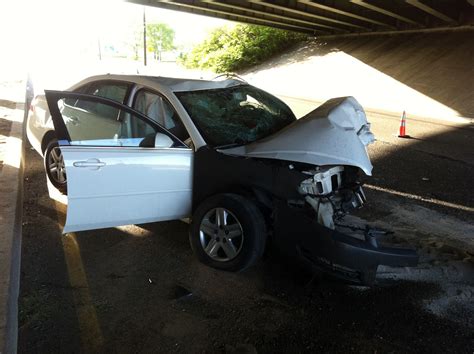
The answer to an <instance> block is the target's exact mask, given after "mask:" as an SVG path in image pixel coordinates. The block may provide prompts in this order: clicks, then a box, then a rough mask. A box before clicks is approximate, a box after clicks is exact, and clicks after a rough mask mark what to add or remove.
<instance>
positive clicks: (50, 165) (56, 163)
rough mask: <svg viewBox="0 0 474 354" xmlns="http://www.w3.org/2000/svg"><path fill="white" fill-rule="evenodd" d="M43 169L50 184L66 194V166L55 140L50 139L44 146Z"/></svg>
mask: <svg viewBox="0 0 474 354" xmlns="http://www.w3.org/2000/svg"><path fill="white" fill-rule="evenodd" d="M44 169H45V170H46V176H48V179H49V181H50V182H51V184H52V185H53V186H54V187H56V188H57V189H58V190H59V191H60V192H61V193H64V194H66V191H67V178H66V166H65V164H64V158H63V154H62V153H61V150H60V149H59V145H58V142H57V140H52V141H51V142H50V143H49V144H48V146H47V147H46V150H45V152H44Z"/></svg>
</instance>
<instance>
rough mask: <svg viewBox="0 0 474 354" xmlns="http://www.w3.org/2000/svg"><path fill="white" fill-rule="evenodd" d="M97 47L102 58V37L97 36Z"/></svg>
mask: <svg viewBox="0 0 474 354" xmlns="http://www.w3.org/2000/svg"><path fill="white" fill-rule="evenodd" d="M97 47H98V48H97V49H98V50H99V60H102V46H101V45H100V38H97Z"/></svg>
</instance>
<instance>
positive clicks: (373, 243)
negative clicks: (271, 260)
mask: <svg viewBox="0 0 474 354" xmlns="http://www.w3.org/2000/svg"><path fill="white" fill-rule="evenodd" d="M274 220H275V241H276V244H277V245H278V246H279V248H281V249H282V250H283V251H284V252H285V253H287V254H290V255H292V256H296V257H298V258H299V259H300V260H302V261H303V262H304V263H306V264H308V265H309V266H311V267H312V268H313V269H317V270H322V271H324V272H327V273H330V274H331V275H333V276H336V277H338V278H341V279H344V280H347V281H350V282H353V283H357V284H367V285H368V284H371V283H373V282H374V280H375V276H376V273H377V268H378V266H379V265H387V266H393V267H413V266H416V265H417V264H418V255H417V253H416V251H415V250H413V249H406V248H392V247H380V246H379V245H378V244H377V240H376V237H375V235H374V234H373V233H371V232H370V230H367V232H366V233H365V238H364V239H360V238H356V237H353V236H349V235H346V234H344V233H342V232H340V231H337V230H332V229H329V228H327V227H325V226H323V225H321V224H319V223H318V222H316V221H315V220H314V218H311V217H310V216H308V215H306V214H305V212H304V210H302V209H301V208H297V207H292V206H288V205H287V204H286V203H284V202H282V201H280V202H277V207H276V210H275V219H274Z"/></svg>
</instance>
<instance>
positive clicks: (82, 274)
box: [19, 116, 474, 353]
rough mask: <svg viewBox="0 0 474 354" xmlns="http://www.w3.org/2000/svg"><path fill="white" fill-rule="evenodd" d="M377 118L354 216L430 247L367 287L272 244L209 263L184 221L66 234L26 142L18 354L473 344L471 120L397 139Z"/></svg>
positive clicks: (416, 348) (390, 125) (418, 348)
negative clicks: (230, 262) (240, 263)
mask: <svg viewBox="0 0 474 354" xmlns="http://www.w3.org/2000/svg"><path fill="white" fill-rule="evenodd" d="M371 120H372V122H373V128H374V131H375V133H376V135H377V136H378V139H379V141H378V142H377V143H376V144H375V145H373V146H372V147H371V148H370V153H371V155H372V157H373V162H374V175H373V177H372V178H370V179H368V180H367V183H368V184H370V186H372V187H371V188H368V190H367V194H368V197H369V201H370V203H369V204H368V206H367V208H365V210H363V211H362V212H361V214H360V215H359V216H360V217H363V218H365V219H367V220H369V221H371V222H374V223H376V224H378V225H380V226H381V227H385V228H390V229H391V230H393V231H395V235H394V236H392V237H391V241H393V242H397V243H399V244H403V245H407V246H408V245H410V246H414V247H417V248H418V249H419V253H420V256H421V262H420V266H419V267H417V268H414V269H389V268H385V269H381V272H380V277H379V281H378V285H377V286H376V287H374V288H371V289H368V288H362V287H353V286H347V285H344V284H341V283H338V282H333V281H331V280H329V279H326V278H324V277H320V276H319V275H316V276H314V275H312V274H309V273H307V272H304V271H302V270H301V269H299V268H298V267H295V266H293V265H289V264H288V263H287V262H286V260H284V259H282V258H280V257H278V256H276V255H275V254H273V253H271V252H270V253H269V255H268V256H267V257H266V259H264V260H263V261H262V262H260V263H259V264H258V265H257V266H256V267H254V268H252V269H250V270H248V271H247V272H244V273H240V274H229V273H224V272H219V271H216V270H213V269H210V268H208V267H205V266H203V265H201V264H199V263H198V262H197V261H196V260H195V258H194V257H193V256H192V253H191V251H190V248H189V246H188V241H187V225H186V224H184V223H182V222H163V223H154V224H145V225H139V226H128V227H119V228H110V229H105V230H99V231H89V232H80V233H74V234H68V235H67V236H62V235H61V231H60V230H61V225H62V223H63V222H64V217H65V212H66V207H65V206H64V205H62V204H61V203H58V202H56V201H54V200H52V199H50V198H49V197H48V193H47V188H46V182H45V176H44V172H43V169H42V161H41V159H40V157H39V156H38V155H37V154H36V152H34V151H31V150H30V149H27V156H26V171H25V195H24V198H25V201H24V225H23V249H22V278H21V297H20V329H19V352H21V353H33V352H35V353H36V352H41V353H42V352H48V353H53V352H70V353H75V352H81V351H82V352H114V353H116V352H119V353H130V352H163V353H164V352H166V353H168V352H196V353H214V352H229V353H232V352H240V353H242V352H244V353H245V352H248V353H252V352H256V351H257V352H259V353H260V352H261V353H276V352H316V351H324V352H399V353H410V352H430V353H433V352H435V353H436V352H439V353H441V352H442V353H447V352H453V353H472V351H473V349H474V337H473V335H472V333H473V329H474V323H473V318H474V305H473V303H474V300H473V297H474V261H473V259H474V257H473V255H474V251H473V250H471V249H470V247H471V246H473V245H472V236H473V234H474V233H473V232H472V231H473V229H472V220H473V219H472V215H473V214H472V211H471V208H472V207H473V201H472V192H471V191H472V187H471V185H470V183H471V182H472V181H473V180H474V178H473V176H474V175H473V164H472V151H470V149H469V141H471V142H472V141H473V140H472V134H473V130H472V129H470V128H467V127H462V128H459V127H453V126H452V125H447V126H446V125H444V124H441V123H439V122H437V123H426V122H418V123H415V122H410V121H409V123H408V133H409V134H410V135H412V136H413V137H414V138H416V139H410V140H399V139H398V138H395V137H393V136H392V134H394V133H395V132H396V127H397V126H398V121H397V119H396V118H387V117H372V116H371ZM471 145H472V143H471ZM471 150H472V149H471ZM423 178H425V179H427V180H425V179H423ZM239 350H240V351H239Z"/></svg>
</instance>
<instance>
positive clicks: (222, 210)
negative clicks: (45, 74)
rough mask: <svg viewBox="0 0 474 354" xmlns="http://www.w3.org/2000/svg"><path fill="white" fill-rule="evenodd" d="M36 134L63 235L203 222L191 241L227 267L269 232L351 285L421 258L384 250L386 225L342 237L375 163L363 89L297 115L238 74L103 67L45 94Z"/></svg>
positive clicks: (33, 117) (243, 263) (243, 260)
mask: <svg viewBox="0 0 474 354" xmlns="http://www.w3.org/2000/svg"><path fill="white" fill-rule="evenodd" d="M46 101H47V103H46ZM27 132H28V137H29V140H30V142H31V144H32V145H33V147H34V148H35V149H36V150H37V151H38V152H39V153H41V154H43V155H44V159H45V168H46V173H47V175H48V178H49V179H50V180H51V182H52V183H53V185H55V186H56V187H57V188H59V189H61V190H62V191H64V192H66V171H67V197H68V210H67V220H66V225H65V227H64V232H73V231H81V230H90V229H100V228H105V227H112V226H118V225H127V224H140V223H147V222H156V221H163V220H175V219H182V218H192V223H191V226H190V243H191V247H192V249H193V250H194V252H195V254H196V255H197V257H198V258H199V259H200V260H201V261H202V262H204V263H205V264H208V265H210V266H213V267H215V268H218V269H223V270H230V271H238V270H242V269H245V268H247V267H249V266H251V265H253V264H254V263H255V262H256V261H257V260H258V259H259V258H260V257H261V256H262V254H263V252H264V249H265V247H266V246H265V245H266V244H267V243H268V242H267V241H268V238H269V237H271V238H272V240H273V242H272V244H275V245H276V246H277V247H279V248H280V249H281V250H283V251H285V252H286V253H288V254H289V255H290V256H293V257H296V258H298V259H300V260H302V261H304V262H305V263H308V264H310V265H311V266H312V267H314V268H317V269H321V270H325V271H328V272H330V273H332V274H333V275H336V276H338V277H340V278H344V279H347V280H350V281H353V282H359V283H360V282H362V283H370V282H373V280H374V279H375V273H376V270H377V267H378V265H380V264H386V265H391V266H411V265H415V264H416V263H417V255H416V253H415V252H414V251H413V250H407V249H399V248H386V247H381V246H379V245H378V243H377V236H378V235H379V234H380V232H378V231H377V230H373V229H369V228H368V229H365V230H356V231H352V232H351V233H350V234H345V233H344V232H343V231H345V230H348V226H349V230H351V228H350V225H345V224H344V223H343V221H342V218H343V216H344V215H345V214H347V213H348V212H349V211H350V210H351V209H354V208H359V207H361V206H362V205H363V204H364V202H365V196H364V192H363V190H362V187H361V184H360V183H359V178H358V176H359V174H360V173H365V174H367V175H370V174H371V170H372V165H371V163H370V159H369V156H368V154H367V150H366V146H367V145H368V144H369V143H371V142H372V141H373V135H372V133H371V132H370V125H369V123H368V122H367V119H366V116H365V113H364V110H363V109H362V107H361V106H360V105H359V103H358V102H357V101H356V100H355V99H354V98H352V97H342V98H336V99H332V100H329V101H327V102H326V103H325V104H323V105H322V106H320V107H318V108H317V109H316V110H314V111H312V112H311V113H309V114H308V115H306V116H305V117H303V118H301V119H299V120H297V119H296V118H295V116H294V114H293V113H292V111H291V110H290V109H289V107H288V106H287V105H286V104H284V103H283V102H282V101H280V100H279V99H277V98H276V97H274V96H272V95H270V94H269V93H267V92H264V91H262V90H260V89H258V88H256V87H253V86H251V85H249V84H248V83H246V82H243V81H241V80H237V79H226V80H222V81H204V80H187V79H174V78H164V77H145V76H120V75H105V76H98V77H97V76H96V77H92V78H89V79H86V80H84V81H82V82H80V83H78V84H77V85H75V86H73V87H72V88H71V89H70V90H69V91H66V92H59V91H46V99H45V97H44V96H39V97H37V98H36V99H35V101H34V102H33V104H32V108H31V112H30V115H29V118H28V124H27ZM352 230H355V229H354V228H352Z"/></svg>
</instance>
